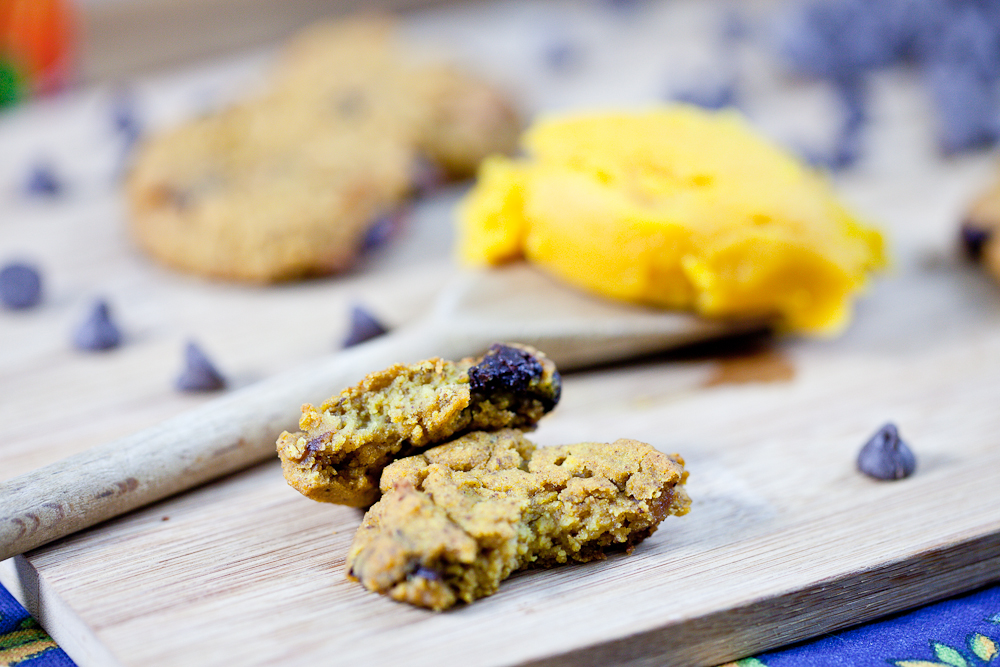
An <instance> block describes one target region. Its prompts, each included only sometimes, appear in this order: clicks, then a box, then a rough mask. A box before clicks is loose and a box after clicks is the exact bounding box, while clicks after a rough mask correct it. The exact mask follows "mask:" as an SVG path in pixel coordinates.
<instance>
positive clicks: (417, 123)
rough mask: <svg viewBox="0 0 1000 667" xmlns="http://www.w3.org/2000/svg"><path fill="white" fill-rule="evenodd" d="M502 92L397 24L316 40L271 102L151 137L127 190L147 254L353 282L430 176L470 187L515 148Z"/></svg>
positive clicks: (186, 264) (373, 24) (221, 268)
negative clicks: (374, 241)
mask: <svg viewBox="0 0 1000 667" xmlns="http://www.w3.org/2000/svg"><path fill="white" fill-rule="evenodd" d="M517 131H518V122H517V117H516V115H515V113H514V112H513V111H512V110H511V108H510V106H509V105H508V104H507V103H506V102H505V101H504V100H503V99H502V98H501V97H500V96H499V94H498V93H496V92H495V91H494V90H493V89H492V88H490V87H489V86H487V85H486V84H484V83H481V82H479V81H476V80H473V79H471V78H469V77H467V76H465V75H463V74H460V73H458V72H457V71H455V70H453V69H451V68H449V67H446V66H443V65H440V64H432V63H429V62H424V59H423V58H422V57H420V55H419V54H417V53H416V52H414V53H411V52H410V51H408V50H407V49H406V48H405V47H404V46H403V45H401V44H399V43H397V39H396V35H395V28H394V25H393V23H392V22H390V21H387V20H379V19H355V20H351V21H344V22H338V23H326V24H320V25H317V26H314V27H312V28H310V29H308V30H306V31H305V32H304V33H302V34H301V35H300V36H298V37H297V38H295V39H293V40H292V41H291V43H290V44H289V45H288V47H287V49H286V51H285V52H284V54H283V57H282V58H281V59H280V62H279V64H278V67H277V71H276V72H275V75H274V78H273V81H272V85H271V87H270V88H269V90H268V92H267V93H266V94H264V95H262V96H260V97H258V98H256V99H253V100H250V101H247V102H245V103H242V104H239V105H235V106H233V107H230V108H228V109H226V110H224V111H221V112H219V113H216V114H213V115H211V116H208V117H204V118H199V119H196V120H193V121H191V122H189V123H187V124H186V125H184V126H182V127H178V128H176V129H173V130H169V131H166V132H163V133H161V134H159V135H155V136H153V137H151V138H150V139H148V140H147V141H145V142H144V144H143V145H142V146H141V147H140V149H139V152H138V153H137V156H136V160H135V162H134V166H133V168H132V169H131V171H130V174H129V177H128V181H127V186H126V188H127V196H128V200H129V204H130V207H131V221H132V231H133V234H134V236H135V238H136V239H137V241H138V243H139V245H140V246H141V247H142V248H144V249H145V250H146V251H147V252H149V253H150V254H151V255H152V256H154V257H156V258H157V259H159V260H161V261H163V262H165V263H167V264H169V265H172V266H174V267H176V268H180V269H184V270H188V271H191V272H195V273H200V274H203V275H208V276H214V277H220V278H227V279H235V280H247V281H254V282H273V281H280V280H289V279H296V278H301V277H306V276H312V275H323V274H329V273H335V272H339V271H343V270H345V269H347V268H349V267H350V266H352V264H353V263H354V262H355V259H356V257H357V256H358V254H359V253H360V251H361V250H362V248H363V245H364V238H365V233H366V232H367V230H368V228H369V227H370V226H371V225H372V224H373V223H374V222H375V221H376V220H377V219H378V218H379V217H380V216H383V215H385V214H387V213H388V212H390V211H392V210H393V209H394V208H396V207H398V206H399V205H400V203H401V202H402V201H403V200H404V199H405V198H406V197H407V195H409V194H410V193H411V192H412V190H413V189H414V185H415V181H416V180H417V179H418V178H419V171H420V168H421V165H424V164H426V163H427V162H428V161H430V162H432V163H435V164H437V165H438V166H439V167H440V168H441V170H443V171H444V172H445V173H447V174H448V175H451V176H455V177H457V176H465V175H467V174H469V173H471V172H472V171H473V170H474V169H475V167H476V165H477V164H478V162H479V160H480V159H481V158H482V157H484V156H485V155H486V154H487V153H491V152H498V151H499V152H508V151H510V150H511V149H512V147H513V146H514V143H515V140H516V134H517Z"/></svg>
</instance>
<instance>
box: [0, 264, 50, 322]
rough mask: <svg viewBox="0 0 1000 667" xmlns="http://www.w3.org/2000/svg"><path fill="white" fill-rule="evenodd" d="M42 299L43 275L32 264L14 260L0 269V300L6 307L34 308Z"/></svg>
mask: <svg viewBox="0 0 1000 667" xmlns="http://www.w3.org/2000/svg"><path fill="white" fill-rule="evenodd" d="M41 300H42V277H41V275H40V274H39V273H38V270H37V269H35V267H33V266H31V265H30V264H22V263H20V262H12V263H10V264H8V265H7V266H5V267H3V269H0V302H3V305H4V307H5V308H10V309H12V310H21V309H24V308H33V307H34V306H37V305H38V302H39V301H41Z"/></svg>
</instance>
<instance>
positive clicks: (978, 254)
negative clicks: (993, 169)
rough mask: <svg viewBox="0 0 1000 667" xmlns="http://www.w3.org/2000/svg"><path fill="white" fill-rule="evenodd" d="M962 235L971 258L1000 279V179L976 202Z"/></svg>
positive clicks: (961, 229)
mask: <svg viewBox="0 0 1000 667" xmlns="http://www.w3.org/2000/svg"><path fill="white" fill-rule="evenodd" d="M959 234H960V240H961V243H962V247H963V249H964V250H965V253H966V254H967V255H968V256H969V258H970V259H972V260H973V261H976V262H981V263H982V264H983V266H985V267H986V269H987V270H988V271H989V272H990V273H991V274H992V275H993V277H994V278H996V279H997V280H1000V180H998V181H997V182H996V183H994V184H993V185H992V186H991V187H990V188H989V189H987V190H986V191H985V192H983V193H982V194H980V195H979V197H977V198H976V199H975V201H973V203H972V205H971V206H970V207H969V211H968V213H966V215H965V219H964V220H963V221H962V226H961V228H960V229H959Z"/></svg>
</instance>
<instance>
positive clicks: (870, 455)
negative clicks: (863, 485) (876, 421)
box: [858, 423, 917, 480]
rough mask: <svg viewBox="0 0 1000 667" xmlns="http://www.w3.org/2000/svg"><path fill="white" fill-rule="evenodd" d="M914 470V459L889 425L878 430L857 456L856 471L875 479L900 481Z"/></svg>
mask: <svg viewBox="0 0 1000 667" xmlns="http://www.w3.org/2000/svg"><path fill="white" fill-rule="evenodd" d="M916 468H917V459H916V457H915V456H914V455H913V452H912V451H911V450H910V448H909V447H908V446H907V444H906V443H905V442H903V441H902V440H900V438H899V432H898V431H897V429H896V426H895V424H891V423H890V424H886V425H885V426H883V427H882V428H880V429H879V430H878V432H877V433H876V434H875V435H874V436H872V439H871V440H869V441H868V442H867V443H866V444H865V446H864V447H862V448H861V453H860V454H858V470H860V471H861V472H863V473H864V474H866V475H868V476H869V477H874V478H875V479H883V480H890V479H902V478H904V477H909V476H910V475H912V474H913V471H914V470H916Z"/></svg>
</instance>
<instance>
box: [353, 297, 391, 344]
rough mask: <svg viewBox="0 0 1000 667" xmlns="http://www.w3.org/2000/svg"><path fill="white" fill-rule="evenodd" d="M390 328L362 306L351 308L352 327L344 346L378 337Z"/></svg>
mask: <svg viewBox="0 0 1000 667" xmlns="http://www.w3.org/2000/svg"><path fill="white" fill-rule="evenodd" d="M388 331H389V330H388V329H386V328H385V326H384V325H383V324H382V323H381V322H379V321H378V320H377V319H375V317H374V316H373V315H372V314H371V313H369V312H368V311H367V310H365V309H364V308H362V307H361V306H354V307H352V308H351V328H350V330H349V331H348V333H347V338H345V339H344V344H343V346H344V347H351V346H352V345H358V344H359V343H363V342H365V341H366V340H371V339H372V338H377V337H379V336H381V335H383V334H385V333H386V332H388Z"/></svg>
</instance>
